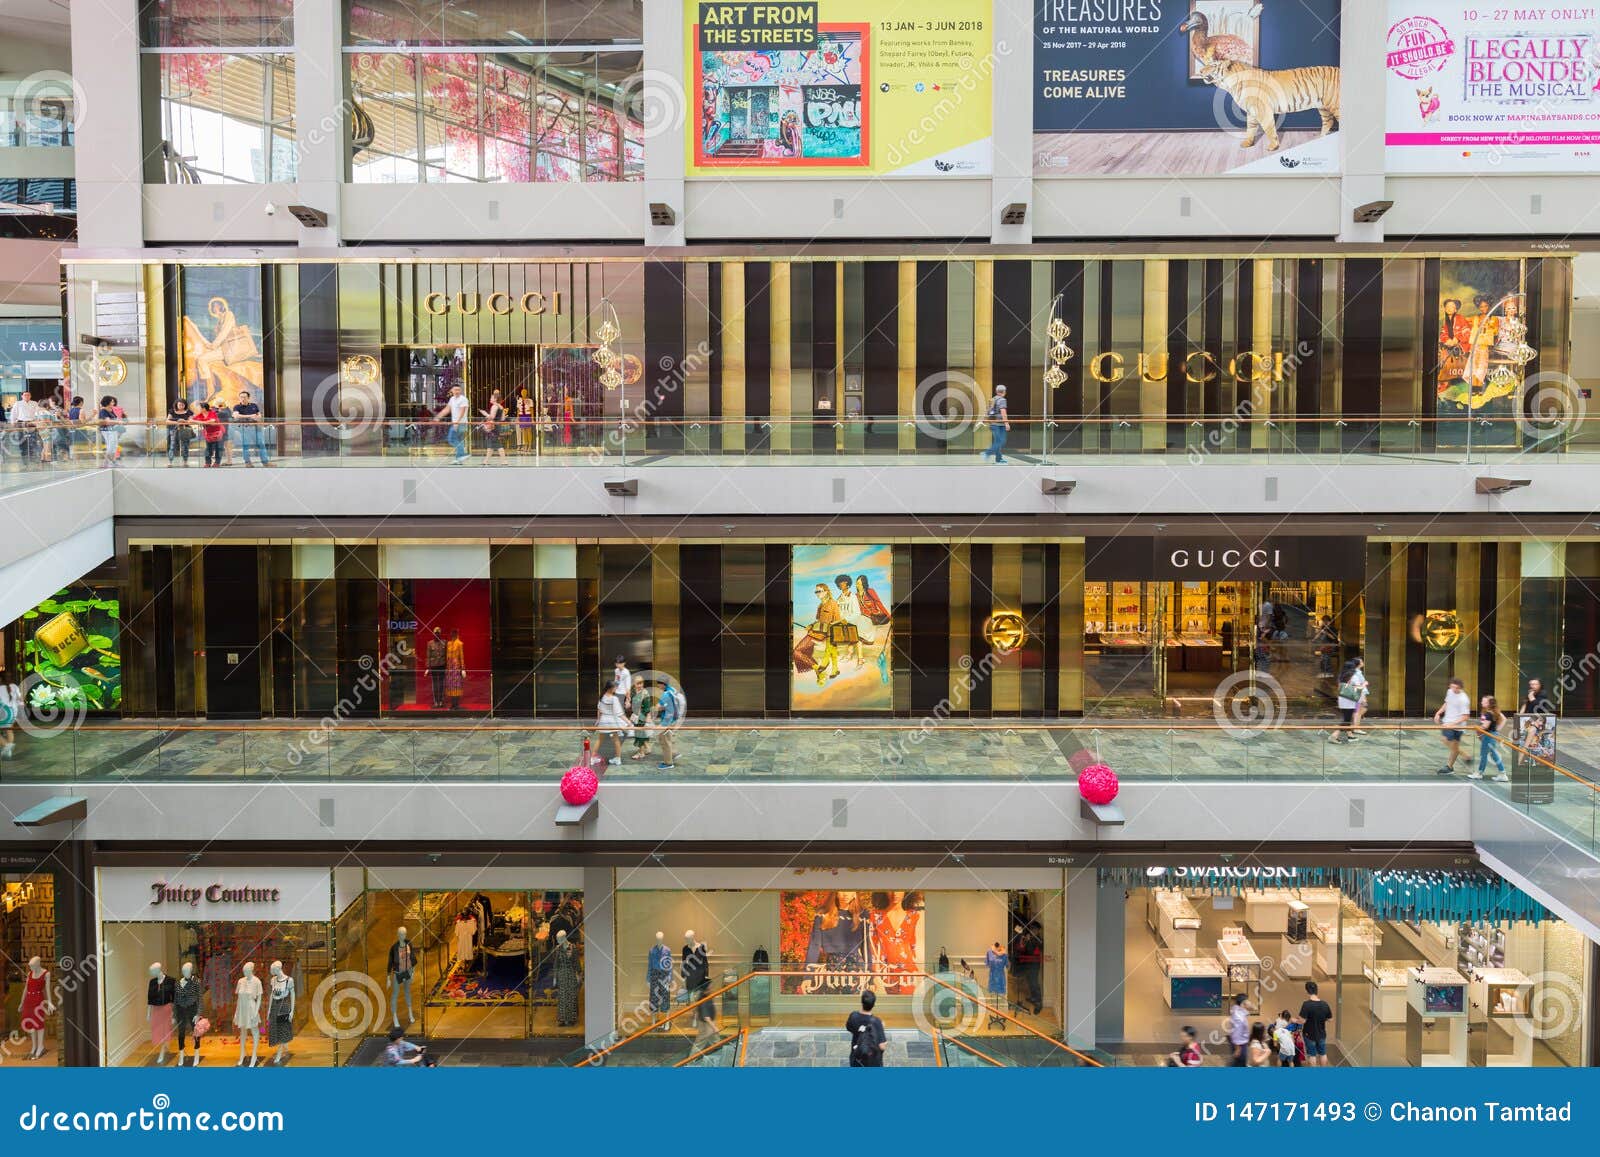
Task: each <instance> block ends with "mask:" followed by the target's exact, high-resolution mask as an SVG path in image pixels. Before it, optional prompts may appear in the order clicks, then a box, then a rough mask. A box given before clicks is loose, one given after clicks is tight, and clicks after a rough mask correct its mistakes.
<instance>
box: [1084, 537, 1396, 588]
mask: <svg viewBox="0 0 1600 1157" xmlns="http://www.w3.org/2000/svg"><path fill="white" fill-rule="evenodd" d="M1084 563H1085V565H1084V575H1085V577H1086V578H1088V579H1089V580H1091V581H1113V582H1114V581H1124V582H1132V581H1138V580H1147V581H1155V582H1161V581H1174V582H1179V581H1184V580H1188V581H1190V582H1227V581H1233V582H1251V581H1258V582H1271V581H1274V580H1282V581H1290V582H1293V581H1304V580H1314V579H1324V580H1340V579H1354V580H1360V579H1362V578H1364V577H1365V574H1366V540H1365V539H1363V538H1359V537H1356V536H1349V535H1344V536H1329V537H1326V538H1310V537H1305V536H1300V535H1271V536H1266V537H1261V536H1248V535H1246V536H1242V537H1238V538H1224V537H1210V536H1206V537H1200V536H1187V535H1167V536H1162V537H1156V538H1133V537H1126V536H1123V537H1118V538H1090V539H1086V540H1085V543H1084Z"/></svg>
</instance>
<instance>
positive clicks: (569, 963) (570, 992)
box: [553, 944, 579, 1026]
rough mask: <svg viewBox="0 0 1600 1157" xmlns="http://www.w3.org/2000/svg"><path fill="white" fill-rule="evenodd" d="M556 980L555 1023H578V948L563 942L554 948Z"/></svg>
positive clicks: (564, 1024)
mask: <svg viewBox="0 0 1600 1157" xmlns="http://www.w3.org/2000/svg"><path fill="white" fill-rule="evenodd" d="M553 967H554V971H555V980H556V1023H557V1024H558V1025H562V1026H566V1025H569V1024H577V1023H578V984H579V976H578V950H577V949H576V948H574V947H573V946H572V945H571V944H563V945H562V946H561V947H560V948H557V949H556V950H555V960H554V962H553Z"/></svg>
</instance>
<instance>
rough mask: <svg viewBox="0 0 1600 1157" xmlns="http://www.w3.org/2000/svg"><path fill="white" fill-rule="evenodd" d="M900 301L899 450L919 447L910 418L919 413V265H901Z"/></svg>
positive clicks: (898, 309) (898, 369) (915, 430)
mask: <svg viewBox="0 0 1600 1157" xmlns="http://www.w3.org/2000/svg"><path fill="white" fill-rule="evenodd" d="M899 274H900V300H899V303H898V307H897V308H896V310H895V320H896V322H897V328H898V330H899V339H900V340H899V342H898V345H899V347H900V349H899V358H898V361H897V363H896V369H897V371H898V384H899V402H900V417H901V422H900V449H901V450H915V449H916V448H917V428H916V426H915V425H907V424H906V420H907V419H913V418H915V417H916V412H917V263H916V262H915V261H902V262H900V269H899Z"/></svg>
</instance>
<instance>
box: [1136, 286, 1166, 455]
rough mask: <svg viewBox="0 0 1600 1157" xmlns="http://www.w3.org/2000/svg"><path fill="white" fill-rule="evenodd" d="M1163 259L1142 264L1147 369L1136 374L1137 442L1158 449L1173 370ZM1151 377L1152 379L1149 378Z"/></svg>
mask: <svg viewBox="0 0 1600 1157" xmlns="http://www.w3.org/2000/svg"><path fill="white" fill-rule="evenodd" d="M1169 269H1170V266H1169V265H1168V263H1167V262H1165V261H1146V262H1145V263H1144V348H1145V350H1146V351H1147V352H1146V354H1145V357H1146V360H1147V362H1148V368H1147V369H1146V370H1145V371H1144V372H1143V373H1141V374H1140V375H1139V417H1140V418H1141V419H1143V420H1142V421H1141V422H1140V423H1139V426H1140V430H1141V438H1140V444H1141V445H1143V447H1144V448H1145V449H1146V450H1159V449H1161V448H1162V447H1163V446H1165V445H1166V444H1167V375H1168V374H1170V373H1172V372H1173V368H1172V358H1171V357H1170V351H1169V352H1168V354H1165V355H1164V354H1162V353H1160V352H1158V351H1162V350H1166V349H1167V336H1168V335H1167V276H1168V271H1169ZM1152 379H1154V380H1152Z"/></svg>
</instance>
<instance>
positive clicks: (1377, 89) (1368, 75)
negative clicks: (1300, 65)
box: [1339, 0, 1389, 241]
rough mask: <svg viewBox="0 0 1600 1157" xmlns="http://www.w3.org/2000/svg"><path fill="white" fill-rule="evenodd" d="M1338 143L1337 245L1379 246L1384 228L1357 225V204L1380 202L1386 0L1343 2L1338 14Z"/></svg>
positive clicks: (1382, 160)
mask: <svg viewBox="0 0 1600 1157" xmlns="http://www.w3.org/2000/svg"><path fill="white" fill-rule="evenodd" d="M1339 20H1340V24H1339V28H1340V34H1339V41H1340V45H1339V70H1340V81H1339V106H1340V107H1339V140H1340V141H1341V142H1342V144H1343V147H1344V157H1343V161H1342V165H1343V173H1344V176H1343V179H1342V180H1341V182H1340V194H1339V240H1340V241H1382V240H1383V223H1382V222H1381V221H1379V222H1375V223H1374V224H1371V225H1357V224H1356V223H1355V222H1354V221H1353V220H1352V219H1351V217H1350V214H1351V212H1352V211H1353V210H1354V209H1355V208H1356V206H1358V205H1364V204H1366V203H1367V202H1369V201H1381V200H1383V199H1384V178H1383V164H1384V155H1383V136H1384V117H1385V115H1386V114H1385V111H1384V109H1385V104H1386V102H1387V95H1386V92H1387V90H1386V85H1387V84H1388V80H1389V77H1388V73H1387V71H1386V70H1385V68H1384V66H1383V46H1384V44H1385V42H1386V37H1387V36H1388V32H1389V15H1388V4H1387V3H1386V2H1385V0H1344V5H1343V9H1342V11H1341V12H1340V14H1339Z"/></svg>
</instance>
